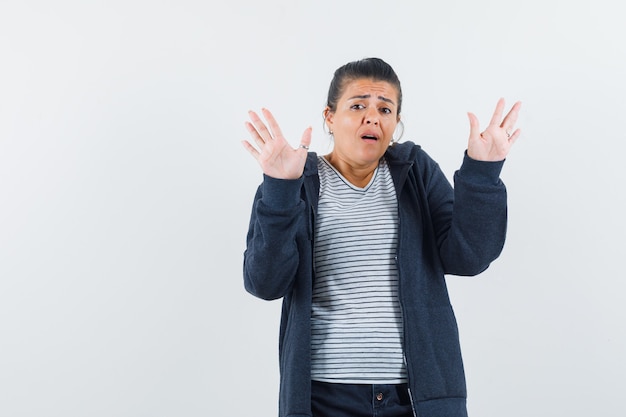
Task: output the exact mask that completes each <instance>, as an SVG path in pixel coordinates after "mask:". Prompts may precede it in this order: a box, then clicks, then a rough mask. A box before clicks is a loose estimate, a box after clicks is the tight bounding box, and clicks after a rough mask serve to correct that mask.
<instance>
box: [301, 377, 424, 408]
mask: <svg viewBox="0 0 626 417" xmlns="http://www.w3.org/2000/svg"><path fill="white" fill-rule="evenodd" d="M311 408H312V411H313V417H413V409H412V407H411V399H410V397H409V390H408V388H407V384H398V385H381V384H374V385H371V384H369V385H368V384H334V383H327V382H318V381H312V383H311Z"/></svg>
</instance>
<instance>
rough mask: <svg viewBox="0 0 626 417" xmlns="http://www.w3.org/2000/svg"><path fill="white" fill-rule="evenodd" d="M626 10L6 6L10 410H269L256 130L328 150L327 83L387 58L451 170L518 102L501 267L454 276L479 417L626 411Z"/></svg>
mask: <svg viewBox="0 0 626 417" xmlns="http://www.w3.org/2000/svg"><path fill="white" fill-rule="evenodd" d="M619 4H620V2H619V1H617V0H615V1H609V0H594V1H591V0H589V1H586V0H574V1H571V0H570V1H565V0H559V1H551V0H542V1H540V0H527V1H516V2H508V1H503V0H498V1H496V0H476V1H462V0H456V1H450V0H448V1H429V2H417V1H408V0H407V1H369V0H361V1H326V0H315V1H306V2H304V1H302V2H298V1H288V0H284V1H281V0H267V1H253V0H232V1H227V2H214V1H184V0H177V1H173V0H172V1H165V0H153V1H135V0H125V1H112V0H106V1H55V2H48V1H24V0H22V1H9V0H0V415H2V416H10V417H13V416H15V417H17V416H29V417H30V416H32V417H35V416H37V417H40V416H63V417H68V416H81V417H82V416H91V417H97V416H106V417H110V416H185V417H192V416H275V415H277V396H278V365H277V356H278V353H277V350H278V348H277V337H278V320H279V314H280V301H275V302H265V301H261V300H257V299H255V298H253V297H252V296H250V295H249V294H247V293H246V292H245V291H244V289H243V284H242V273H241V270H242V253H243V250H244V247H245V234H246V231H247V223H248V218H249V213H250V206H251V202H252V198H253V194H254V191H255V189H256V186H257V185H258V183H259V182H260V180H261V171H260V169H259V167H258V165H257V164H256V162H255V161H254V160H253V159H252V158H251V157H250V155H248V154H247V153H246V151H245V150H244V149H243V147H242V146H241V143H240V141H241V140H242V139H245V138H247V137H248V136H247V132H246V130H245V128H244V125H243V123H244V121H245V120H246V119H247V111H248V110H249V109H254V110H259V109H260V108H261V107H263V106H265V107H268V108H270V109H271V110H272V111H273V112H274V114H275V115H276V117H277V118H278V120H279V122H280V123H281V126H282V128H283V131H284V133H285V134H286V135H287V137H288V138H289V140H290V141H291V142H292V143H293V144H294V145H295V144H297V143H298V142H299V138H300V135H301V133H302V131H303V130H304V129H305V128H306V127H307V126H309V125H311V126H313V128H314V133H313V141H314V144H313V146H312V148H313V150H316V151H318V152H322V153H325V152H327V151H328V149H329V143H328V139H327V137H326V136H325V135H324V134H323V132H322V116H321V112H322V109H323V107H324V104H325V98H326V92H327V88H328V84H329V82H330V80H331V78H332V74H333V72H334V70H335V69H336V68H337V67H339V66H340V65H342V64H344V63H346V62H348V61H352V60H354V59H359V58H363V57H367V56H378V57H381V58H383V59H385V60H386V61H387V62H389V63H390V64H391V65H392V66H393V67H394V68H395V69H396V72H397V73H398V75H399V77H400V79H401V81H402V86H403V92H404V98H405V101H404V105H403V117H404V122H405V126H406V132H405V135H404V138H403V140H412V141H415V142H417V143H419V144H421V145H422V146H423V147H424V149H425V150H426V151H427V152H428V153H429V154H430V155H431V156H432V157H433V158H435V159H436V160H437V161H438V162H439V163H440V165H441V166H442V168H443V170H444V172H446V175H449V177H450V178H451V177H452V174H453V172H454V170H455V169H456V168H457V167H458V166H459V164H460V162H461V159H462V153H463V150H464V149H465V145H466V139H467V135H468V131H469V130H468V122H467V116H466V112H467V111H473V112H475V113H476V114H477V115H478V117H479V119H480V120H481V122H482V123H483V126H484V124H486V123H487V121H488V120H489V118H490V116H491V112H492V109H493V107H494V106H495V103H496V101H497V99H498V98H499V97H501V96H502V97H505V99H506V100H507V104H508V105H511V104H512V103H513V102H514V101H516V100H521V101H522V102H523V109H522V115H521V117H520V120H519V122H518V126H519V127H521V128H522V129H523V132H522V137H521V138H520V139H519V141H518V142H517V144H516V145H515V147H514V148H513V150H512V153H511V154H510V157H509V158H508V160H507V162H506V164H505V168H504V170H503V173H502V179H503V181H504V182H505V184H506V185H507V187H508V190H509V219H510V225H509V233H508V240H507V244H506V246H505V249H504V252H503V254H502V256H501V257H500V258H499V259H498V260H497V261H496V262H495V263H494V264H493V265H492V266H491V268H490V269H489V270H488V271H486V272H485V273H483V274H482V275H481V276H480V277H478V278H459V277H450V278H449V280H448V282H449V286H450V292H451V297H452V301H453V305H454V306H455V309H456V313H457V316H458V321H459V326H460V333H461V342H462V348H463V353H464V358H465V363H466V372H467V380H468V390H469V399H468V407H469V411H470V414H471V415H472V416H478V417H496V416H497V417H500V416H508V417H517V416H520V417H522V416H524V417H526V416H588V415H595V416H598V415H602V416H624V415H625V414H626V406H625V405H624V401H623V393H624V389H625V388H626V383H625V382H624V375H625V374H626V359H625V358H624V352H626V334H625V333H626V332H625V325H624V322H625V320H626V307H625V301H626V300H625V298H626V297H625V296H624V289H625V287H626V286H625V285H624V282H623V281H624V278H625V277H626V273H625V272H624V267H623V266H622V265H623V261H624V260H623V256H624V234H625V232H626V230H625V229H626V228H625V221H624V209H625V208H626V204H625V200H624V180H625V179H626V178H625V174H624V168H623V166H624V165H623V162H622V160H623V156H622V154H623V152H624V145H623V144H624V143H625V141H626V134H625V133H624V132H625V130H624V115H625V114H626V81H625V74H626V52H625V51H626V49H625V48H624V39H626V29H624V28H625V26H624V24H623V13H621V12H620V11H619V10H621V9H620V7H619Z"/></svg>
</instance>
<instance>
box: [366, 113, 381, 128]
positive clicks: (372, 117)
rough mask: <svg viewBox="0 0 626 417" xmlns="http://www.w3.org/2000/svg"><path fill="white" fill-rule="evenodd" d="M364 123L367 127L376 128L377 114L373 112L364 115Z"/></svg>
mask: <svg viewBox="0 0 626 417" xmlns="http://www.w3.org/2000/svg"><path fill="white" fill-rule="evenodd" d="M365 123H367V124H368V125H369V124H373V125H375V126H378V113H376V111H375V110H370V111H368V112H367V114H366V115H365Z"/></svg>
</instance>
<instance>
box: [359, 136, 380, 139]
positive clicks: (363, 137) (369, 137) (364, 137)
mask: <svg viewBox="0 0 626 417" xmlns="http://www.w3.org/2000/svg"><path fill="white" fill-rule="evenodd" d="M361 139H365V140H378V138H377V137H376V136H374V135H363V136H361Z"/></svg>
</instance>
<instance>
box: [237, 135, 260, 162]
mask: <svg viewBox="0 0 626 417" xmlns="http://www.w3.org/2000/svg"><path fill="white" fill-rule="evenodd" d="M241 144H242V145H243V147H244V148H246V150H247V151H248V152H249V153H250V155H252V156H253V157H254V159H256V160H258V159H259V151H257V149H256V148H255V147H254V146H252V145H251V144H250V142H248V141H247V140H242V141H241Z"/></svg>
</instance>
